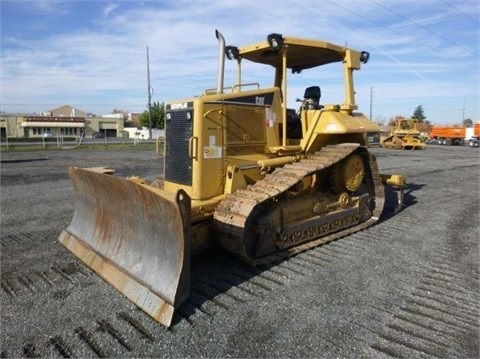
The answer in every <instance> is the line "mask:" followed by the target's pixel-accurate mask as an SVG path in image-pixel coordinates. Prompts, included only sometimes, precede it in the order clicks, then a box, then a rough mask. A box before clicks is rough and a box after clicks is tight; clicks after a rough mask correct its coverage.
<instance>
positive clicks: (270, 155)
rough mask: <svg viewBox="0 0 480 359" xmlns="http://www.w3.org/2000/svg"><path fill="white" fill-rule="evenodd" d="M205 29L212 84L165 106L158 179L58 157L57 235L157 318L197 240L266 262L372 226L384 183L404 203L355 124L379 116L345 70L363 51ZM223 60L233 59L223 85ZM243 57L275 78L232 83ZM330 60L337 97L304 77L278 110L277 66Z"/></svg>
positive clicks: (177, 301)
mask: <svg viewBox="0 0 480 359" xmlns="http://www.w3.org/2000/svg"><path fill="white" fill-rule="evenodd" d="M216 37H217V39H218V43H219V64H218V71H217V78H218V80H217V86H216V88H213V89H208V90H205V91H204V93H203V94H202V95H200V96H196V97H192V98H189V99H184V100H179V101H171V102H167V103H166V104H165V149H164V156H165V158H164V181H163V184H162V185H156V184H154V183H153V182H150V183H148V181H146V180H144V179H140V178H138V177H134V178H133V177H132V178H128V179H126V178H120V177H117V176H115V175H113V170H111V169H110V168H108V167H105V168H103V167H102V168H76V167H72V168H70V169H69V175H70V177H71V180H72V183H73V187H74V191H75V211H74V215H73V219H72V222H71V224H70V225H69V227H68V228H67V229H66V230H64V231H63V232H62V233H61V235H60V237H59V241H60V242H61V243H62V244H63V245H65V246H66V247H67V248H68V249H69V250H70V251H71V252H73V253H74V254H75V255H76V256H77V257H79V258H80V259H81V260H82V261H83V262H85V263H86V265H87V266H89V267H90V268H92V269H93V270H94V271H95V272H97V273H98V274H99V275H100V276H101V277H102V278H104V279H105V280H106V281H107V282H108V283H110V284H111V285H112V286H114V287H115V288H117V289H118V290H119V291H120V292H122V293H123V294H124V295H125V296H126V297H128V298H129V299H130V300H132V301H133V302H134V303H136V304H137V305H138V306H139V307H140V308H142V309H143V310H144V311H145V312H147V313H148V314H149V315H151V316H152V317H153V318H155V319H156V320H158V321H159V322H160V323H162V324H164V325H166V326H169V325H170V324H171V320H172V316H173V313H174V310H175V309H176V308H178V307H179V306H180V305H181V304H182V302H183V301H185V299H186V298H187V297H188V296H189V291H190V259H191V256H192V255H194V254H195V253H196V252H198V251H201V250H204V249H205V248H209V247H210V246H211V245H217V246H219V247H220V248H223V249H225V250H226V251H228V252H231V253H232V254H233V255H235V256H238V257H239V258H241V259H243V260H244V261H245V262H246V263H248V264H251V265H261V264H264V263H269V262H272V261H278V260H282V258H288V257H289V256H292V255H294V254H296V253H299V252H301V251H305V250H308V249H311V248H314V247H316V246H319V245H321V244H324V243H327V242H329V241H332V240H335V239H338V238H340V237H343V236H347V235H349V234H351V233H354V232H356V231H359V230H362V229H365V228H367V227H369V226H371V225H373V224H374V223H375V222H376V221H377V220H378V218H379V217H380V215H381V213H382V211H383V209H384V202H385V186H386V185H389V186H392V188H393V189H394V190H395V191H396V192H397V200H398V204H396V206H397V208H398V209H399V208H400V207H401V206H402V201H403V189H404V187H405V177H404V176H402V175H397V174H396V175H394V174H390V175H381V174H380V173H379V170H378V166H377V162H376V158H375V156H374V155H373V154H371V153H369V150H368V148H367V136H366V134H367V133H371V132H378V131H379V128H378V127H377V126H376V125H374V124H373V123H372V122H371V121H370V120H369V119H368V118H367V117H365V116H364V115H362V114H361V113H357V112H356V110H357V105H356V104H355V99H354V94H355V92H354V86H353V72H354V70H359V69H360V64H361V63H366V62H367V60H368V58H369V54H368V53H367V52H359V51H356V50H353V49H349V48H346V47H344V46H339V45H334V44H331V43H328V42H325V41H319V40H309V39H303V38H296V37H288V36H282V35H280V34H270V35H268V36H267V38H266V39H265V40H263V41H260V42H258V43H254V44H252V45H248V46H244V47H236V46H226V45H225V40H224V37H223V36H222V34H221V33H220V32H218V31H216ZM226 58H228V59H231V60H233V61H234V62H236V66H235V68H236V69H237V70H236V72H237V80H236V83H235V84H234V85H233V86H231V87H228V88H226V87H224V83H223V82H224V72H225V70H224V69H225V59H226ZM245 62H253V63H256V64H260V65H265V66H266V67H265V68H266V69H271V70H273V71H272V72H273V84H272V85H271V86H268V87H260V85H259V84H258V83H243V82H242V75H243V68H242V65H243V64H244V63H245ZM330 63H339V64H341V65H342V66H341V69H342V72H343V77H344V87H345V99H344V102H343V103H341V104H327V103H326V104H321V101H320V97H321V90H320V87H319V86H309V87H307V88H306V90H305V93H304V98H303V99H300V100H299V101H298V102H300V103H299V105H296V106H295V107H299V108H298V109H292V108H288V106H287V104H288V101H287V94H288V91H287V90H288V88H289V87H288V86H287V83H288V81H287V80H288V78H287V74H288V72H289V70H291V72H292V76H297V75H298V74H300V73H301V72H302V73H303V72H307V73H308V72H312V71H313V70H312V69H314V68H322V66H324V65H327V64H330ZM298 76H299V75H298ZM152 165H155V164H152ZM127 207H128V211H125V208H127Z"/></svg>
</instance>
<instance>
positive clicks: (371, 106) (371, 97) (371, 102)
mask: <svg viewBox="0 0 480 359" xmlns="http://www.w3.org/2000/svg"><path fill="white" fill-rule="evenodd" d="M372 109H373V86H370V121H372Z"/></svg>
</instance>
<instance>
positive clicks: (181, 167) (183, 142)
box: [165, 108, 193, 186]
mask: <svg viewBox="0 0 480 359" xmlns="http://www.w3.org/2000/svg"><path fill="white" fill-rule="evenodd" d="M187 113H190V119H187ZM166 115H169V116H170V119H167V120H166V124H165V137H166V141H165V180H166V181H170V182H175V183H178V184H182V185H186V186H191V185H192V159H191V158H190V156H189V155H188V141H189V139H190V137H192V135H193V109H192V108H187V109H181V110H172V111H168V110H167V112H166ZM166 117H167V116H166Z"/></svg>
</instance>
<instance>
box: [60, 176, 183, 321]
mask: <svg viewBox="0 0 480 359" xmlns="http://www.w3.org/2000/svg"><path fill="white" fill-rule="evenodd" d="M69 175H70V178H71V180H72V183H73V187H74V191H75V211H74V215H73V219H72V222H71V223H70V225H69V226H68V228H67V229H66V230H64V231H63V232H62V233H61V235H60V237H59V241H60V242H61V243H62V244H63V245H64V246H65V247H67V248H68V249H69V250H70V251H71V252H73V253H74V254H75V255H76V256H77V257H78V258H80V259H81V260H82V261H83V262H85V264H86V265H87V266H89V267H90V268H91V269H93V270H94V271H95V272H96V273H97V274H99V275H100V276H101V277H102V278H103V279H104V280H106V281H107V282H108V283H109V284H111V285H112V286H113V287H115V288H116V289H118V290H119V291H120V292H121V293H123V294H124V295H125V296H126V297H127V298H129V299H130V300H131V301H133V302H134V303H135V304H136V305H137V306H139V307H140V308H141V309H143V310H144V311H145V312H146V313H148V314H149V315H150V316H152V317H153V318H155V319H156V320H157V321H159V322H160V323H162V324H163V325H166V326H170V324H171V321H172V317H173V312H174V310H175V309H176V308H178V306H179V305H180V304H181V303H182V302H183V301H184V300H185V299H186V298H187V297H188V295H189V293H190V239H189V238H190V197H189V196H188V195H187V194H186V193H185V192H184V191H183V190H179V191H177V192H176V193H169V192H165V191H163V190H161V189H158V188H154V187H150V186H148V185H144V184H140V183H138V182H134V181H130V180H127V179H122V178H119V177H116V176H113V175H111V174H106V173H105V172H104V173H102V171H98V169H91V170H88V169H81V168H76V167H72V168H70V169H69Z"/></svg>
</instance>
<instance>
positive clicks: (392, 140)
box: [382, 118, 426, 150]
mask: <svg viewBox="0 0 480 359" xmlns="http://www.w3.org/2000/svg"><path fill="white" fill-rule="evenodd" d="M417 125H418V121H417V120H415V119H411V118H407V119H405V118H402V119H399V120H397V121H395V127H394V128H393V129H392V130H391V131H390V136H388V137H387V138H386V139H384V140H383V141H382V147H383V148H397V149H402V150H423V149H425V147H426V145H425V142H423V141H422V139H421V138H420V131H419V130H418V129H417Z"/></svg>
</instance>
